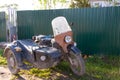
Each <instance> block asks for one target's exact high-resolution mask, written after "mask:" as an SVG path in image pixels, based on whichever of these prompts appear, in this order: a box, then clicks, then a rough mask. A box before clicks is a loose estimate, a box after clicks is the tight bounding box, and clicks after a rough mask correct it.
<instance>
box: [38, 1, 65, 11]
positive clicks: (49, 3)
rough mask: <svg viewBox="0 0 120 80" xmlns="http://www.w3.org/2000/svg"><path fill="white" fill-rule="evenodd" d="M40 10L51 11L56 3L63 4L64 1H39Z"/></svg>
mask: <svg viewBox="0 0 120 80" xmlns="http://www.w3.org/2000/svg"><path fill="white" fill-rule="evenodd" d="M39 2H40V5H41V7H42V9H51V8H55V7H56V6H57V3H62V4H64V3H65V2H66V0H39Z"/></svg>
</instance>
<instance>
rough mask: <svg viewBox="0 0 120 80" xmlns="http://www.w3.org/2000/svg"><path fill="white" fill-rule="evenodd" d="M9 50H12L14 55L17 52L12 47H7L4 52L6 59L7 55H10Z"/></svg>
mask: <svg viewBox="0 0 120 80" xmlns="http://www.w3.org/2000/svg"><path fill="white" fill-rule="evenodd" d="M9 50H11V51H12V52H13V53H14V52H15V51H14V48H13V47H12V46H7V47H5V49H4V52H3V56H4V57H7V54H8V51H9Z"/></svg>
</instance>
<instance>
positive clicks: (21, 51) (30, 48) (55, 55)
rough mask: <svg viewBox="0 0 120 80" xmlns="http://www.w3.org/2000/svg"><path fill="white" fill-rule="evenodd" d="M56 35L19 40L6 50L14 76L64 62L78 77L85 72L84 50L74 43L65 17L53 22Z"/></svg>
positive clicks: (55, 19)
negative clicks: (21, 72)
mask: <svg viewBox="0 0 120 80" xmlns="http://www.w3.org/2000/svg"><path fill="white" fill-rule="evenodd" d="M52 29H53V36H46V35H38V36H33V37H32V39H25V40H15V41H13V42H12V43H10V44H8V45H7V47H6V48H5V49H4V56H5V57H6V59H7V64H8V68H9V70H10V72H11V73H12V74H17V73H18V72H19V71H20V70H21V69H25V70H28V69H30V68H33V67H36V68H39V69H46V68H50V67H53V66H56V65H57V64H58V63H60V62H61V60H65V61H67V62H68V63H69V65H70V68H71V70H72V71H73V72H74V73H75V74H76V75H78V76H81V75H83V74H84V73H85V63H84V60H83V58H82V56H81V51H80V50H79V49H78V48H77V47H76V43H75V42H74V41H73V32H72V30H71V28H70V26H69V24H68V22H67V20H66V18H65V17H63V16H60V17H56V18H54V19H53V20H52Z"/></svg>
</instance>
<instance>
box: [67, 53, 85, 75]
mask: <svg viewBox="0 0 120 80" xmlns="http://www.w3.org/2000/svg"><path fill="white" fill-rule="evenodd" d="M68 60H69V64H70V68H71V70H72V71H73V72H74V74H76V75H78V76H82V75H83V74H84V73H85V62H84V60H83V58H82V57H81V54H75V53H73V52H72V51H70V53H69V55H68Z"/></svg>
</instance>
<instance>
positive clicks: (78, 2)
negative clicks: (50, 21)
mask: <svg viewBox="0 0 120 80" xmlns="http://www.w3.org/2000/svg"><path fill="white" fill-rule="evenodd" d="M70 7H71V8H81V7H90V4H89V0H73V1H72V2H71V5H70Z"/></svg>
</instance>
